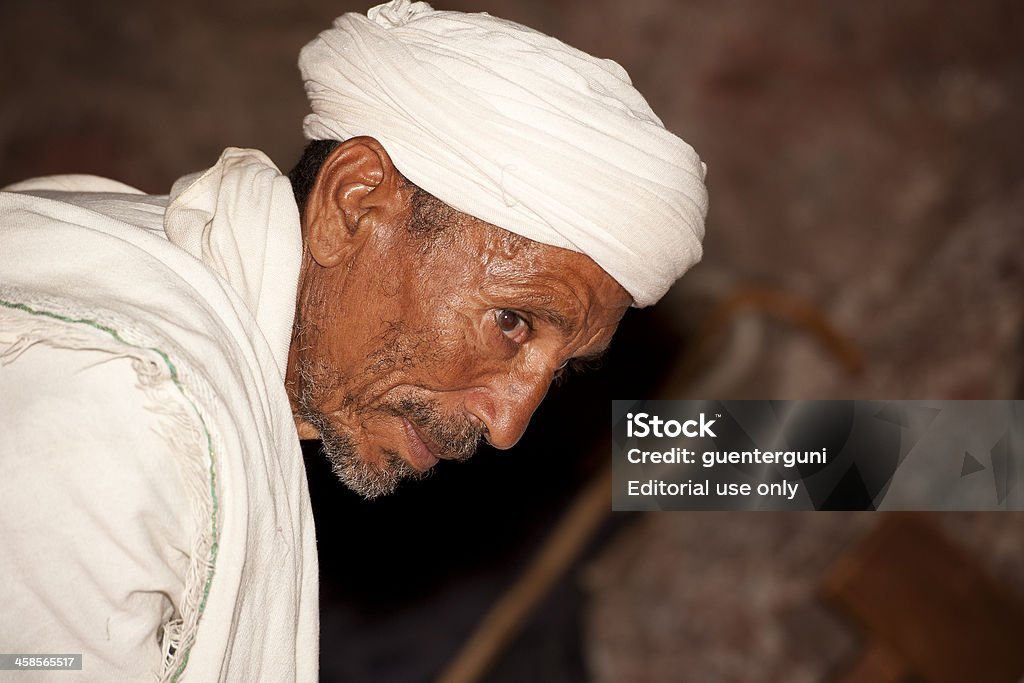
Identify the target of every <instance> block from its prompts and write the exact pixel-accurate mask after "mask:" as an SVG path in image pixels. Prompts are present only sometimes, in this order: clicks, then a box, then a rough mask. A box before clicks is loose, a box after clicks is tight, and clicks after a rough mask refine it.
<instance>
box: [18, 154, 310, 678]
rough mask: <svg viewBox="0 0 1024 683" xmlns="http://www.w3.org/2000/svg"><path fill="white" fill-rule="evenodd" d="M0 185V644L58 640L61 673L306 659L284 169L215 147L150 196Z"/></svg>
mask: <svg viewBox="0 0 1024 683" xmlns="http://www.w3.org/2000/svg"><path fill="white" fill-rule="evenodd" d="M7 190H10V191H5V192H2V193H0V548H2V551H0V577H2V580H0V645H2V648H0V649H2V650H3V651H4V652H8V653H15V652H20V653H27V654H31V653H41V654H56V653H63V654H67V653H71V654H77V653H81V654H82V655H83V671H82V674H81V675H80V676H74V677H75V679H76V680H83V679H85V680H103V681H112V680H192V681H214V680H231V681H258V680H259V681H263V680H266V681H293V680H299V681H312V680H316V677H317V666H318V631H319V623H318V604H317V599H318V595H317V562H316V540H315V537H314V527H313V518H312V512H311V509H310V504H309V494H308V490H307V486H306V480H305V469H304V466H303V462H302V456H301V452H300V450H299V443H298V438H297V435H296V432H295V427H294V423H293V421H292V416H291V411H290V407H289V403H288V398H287V396H286V394H285V391H284V384H283V376H284V372H285V367H286V362H287V350H288V343H289V337H290V330H291V326H292V321H293V316H294V307H295V292H296V286H297V281H298V269H299V258H300V251H301V235H300V231H299V219H298V211H297V209H296V206H295V202H294V199H293V198H292V194H291V189H290V187H289V185H288V180H287V178H285V177H284V176H282V175H281V174H280V173H279V172H278V170H277V169H276V168H275V167H274V166H273V164H272V163H271V162H270V161H269V159H267V158H266V157H265V156H264V155H262V154H261V153H259V152H255V151H250V150H238V149H229V150H226V151H225V153H224V155H223V156H222V157H221V159H220V161H218V163H217V165H216V166H214V167H213V168H211V169H210V170H209V171H207V172H206V173H204V174H201V175H195V176H189V177H186V178H183V179H181V180H180V181H178V183H176V184H175V187H174V188H173V190H172V193H171V195H170V197H166V196H164V197H152V196H147V195H143V194H141V193H138V192H137V191H135V190H133V189H132V188H129V187H127V186H124V185H121V184H119V183H115V182H113V181H108V180H104V179H100V178H95V177H90V176H58V177H53V178H44V179H38V180H33V181H27V182H25V183H20V184H18V185H15V186H12V187H10V188H7ZM54 675H55V674H53V673H52V672H49V675H47V672H39V678H40V679H46V678H48V677H53V676H54ZM67 675H68V674H61V676H67ZM19 680H31V678H29V677H27V676H23V675H22V674H19Z"/></svg>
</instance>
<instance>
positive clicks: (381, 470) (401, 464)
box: [324, 443, 428, 499]
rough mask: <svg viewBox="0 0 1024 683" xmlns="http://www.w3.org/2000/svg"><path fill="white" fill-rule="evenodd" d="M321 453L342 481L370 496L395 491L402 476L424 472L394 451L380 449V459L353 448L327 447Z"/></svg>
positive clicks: (384, 494) (368, 497) (370, 497)
mask: <svg viewBox="0 0 1024 683" xmlns="http://www.w3.org/2000/svg"><path fill="white" fill-rule="evenodd" d="M324 454H325V455H326V456H327V459H328V460H329V461H330V463H331V468H332V469H333V470H334V474H335V475H336V476H337V477H338V479H339V480H340V481H341V483H342V484H344V485H345V486H347V487H348V488H349V489H351V490H352V491H355V492H356V493H358V494H359V495H360V496H362V497H364V498H367V499H372V498H377V497H379V496H387V495H390V494H392V493H394V492H395V489H397V488H398V485H399V483H401V482H402V481H403V480H406V479H422V478H423V477H425V476H427V474H428V472H419V471H417V470H416V469H414V468H413V467H412V466H411V465H410V464H409V463H407V462H406V461H405V460H403V459H402V457H401V456H400V455H398V453H396V452H394V451H384V452H383V458H382V462H380V463H376V462H370V461H369V460H367V459H365V458H363V457H361V456H360V455H359V454H358V453H355V452H337V451H332V450H328V448H327V445H326V443H325V444H324Z"/></svg>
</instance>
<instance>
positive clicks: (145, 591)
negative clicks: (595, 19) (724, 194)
mask: <svg viewBox="0 0 1024 683" xmlns="http://www.w3.org/2000/svg"><path fill="white" fill-rule="evenodd" d="M299 65H300V68H301V70H302V75H303V78H304V80H305V84H306V90H307V93H308V95H309V99H310V103H311V106H312V113H311V114H310V115H309V116H308V117H307V118H306V120H305V124H304V132H305V134H306V136H307V138H309V139H310V140H311V142H310V144H309V146H308V147H307V149H306V151H305V154H304V155H303V157H302V159H301V160H300V162H299V164H298V165H297V166H296V168H295V169H294V170H293V172H292V173H291V175H290V177H285V176H283V175H282V174H280V173H279V172H278V170H277V169H276V167H275V166H274V165H273V164H272V163H271V162H270V161H269V159H267V158H266V157H265V156H264V155H262V154H261V153H259V152H256V151H252V150H241V149H228V150H227V151H225V152H224V154H223V155H222V156H221V158H220V160H219V161H218V162H217V164H216V165H215V166H213V167H212V168H210V169H209V170H207V171H205V172H203V173H200V174H194V175H191V176H186V177H184V178H182V179H180V180H179V181H178V182H177V183H175V185H174V186H173V187H172V189H171V192H170V194H169V195H167V196H147V195H143V194H141V193H139V192H138V191H136V190H134V189H132V188H130V187H128V186H125V185H122V184H120V183H116V182H114V181H110V180H105V179H100V178H94V177H86V176H56V177H51V178H42V179H36V180H30V181H26V182H24V183H19V184H17V185H15V186H12V187H10V188H7V191H5V192H4V193H2V194H0V235H2V244H3V249H2V250H0V274H2V279H0V411H2V412H0V415H2V416H3V423H4V424H3V429H2V430H0V499H2V500H3V501H4V503H3V511H2V513H0V540H2V542H3V545H4V553H2V554H0V575H3V576H4V577H5V581H4V582H2V585H0V600H2V603H3V604H4V619H3V620H0V643H2V649H3V650H4V651H6V652H24V653H38V654H42V653H81V654H82V655H84V657H83V662H82V666H83V670H84V672H86V673H87V674H88V677H89V678H90V679H99V680H111V679H120V678H124V677H128V678H132V679H136V678H152V677H153V676H156V677H157V678H159V679H161V680H163V679H168V680H178V679H182V678H183V677H184V678H188V679H191V680H202V681H205V680H216V679H228V680H245V681H250V680H273V681H283V680H296V679H302V680H313V679H315V678H316V671H317V637H318V633H317V632H318V623H317V594H316V590H317V581H316V550H315V539H314V537H313V521H312V518H311V512H310V508H309V500H308V493H307V490H306V486H305V480H304V471H303V466H302V460H301V455H300V453H299V448H298V439H299V438H320V439H322V441H323V445H324V451H325V452H326V454H327V456H328V457H329V458H330V460H331V462H332V464H333V466H334V468H335V470H336V471H337V473H338V475H339V477H340V478H341V480H342V481H343V482H344V483H345V484H346V485H348V486H349V487H351V488H352V489H354V490H355V491H357V492H359V493H361V494H363V495H365V496H367V497H373V496H378V495H382V494H386V493H389V492H391V491H392V490H394V488H395V486H396V485H397V484H398V482H399V481H400V480H402V479H403V478H406V477H415V476H418V475H420V474H421V473H423V472H426V471H427V470H429V469H430V468H431V467H432V466H433V465H434V464H435V463H436V462H437V461H438V459H442V458H443V459H463V458H467V457H469V456H470V455H471V454H472V453H473V451H474V450H475V448H476V446H477V444H478V442H479V441H480V440H481V439H486V440H488V441H489V442H490V443H491V444H493V445H494V446H496V447H498V448H508V447H510V446H512V445H513V444H514V443H515V442H516V441H517V440H518V439H519V437H520V436H521V435H522V433H523V430H524V429H525V428H526V424H527V422H528V421H529V419H530V416H531V415H532V413H533V411H534V410H535V408H536V407H537V405H538V403H539V402H540V401H541V399H542V398H543V397H544V395H545V393H546V391H547V389H548V386H549V385H550V383H551V381H552V378H553V377H554V376H555V375H556V374H557V373H558V372H559V370H560V369H561V368H562V367H563V366H565V365H566V364H567V363H569V362H571V361H573V360H574V359H579V358H586V357H589V356H594V355H597V354H600V353H601V352H602V351H603V350H604V349H605V348H606V347H607V345H608V344H609V342H610V339H611V336H612V334H613V332H614V330H615V328H616V325H617V324H618V322H619V319H620V318H621V316H622V315H623V312H624V311H625V310H626V309H627V308H628V307H629V306H631V305H633V306H646V305H649V304H652V303H654V302H655V301H657V299H658V298H659V297H660V296H661V295H662V294H663V293H664V292H665V291H666V289H667V288H668V287H669V286H670V285H671V284H672V282H673V281H674V280H675V279H676V278H678V277H679V276H680V275H681V274H682V273H683V272H684V271H685V270H686V269H687V268H688V267H690V266H691V265H692V264H693V263H695V262H696V261H697V260H699V258H700V253H701V247H700V241H701V239H702V237H703V220H704V214H705V212H706V204H707V200H706V193H705V190H704V185H703V175H704V169H703V165H702V164H701V162H700V160H699V159H698V158H697V156H696V154H695V153H694V152H693V150H692V149H691V148H690V147H689V146H688V145H686V143H684V142H683V141H682V140H680V139H679V138H677V137H675V136H674V135H672V134H671V133H669V132H667V131H666V130H665V128H664V127H663V125H662V124H661V122H660V121H659V120H658V118H657V117H656V116H655V115H654V113H653V112H652V111H651V110H650V108H649V107H648V106H647V104H646V102H645V101H644V99H643V98H642V97H641V96H640V95H639V93H637V92H636V90H635V89H633V88H632V86H631V84H630V82H629V79H628V77H627V75H626V74H625V72H624V71H623V70H622V69H621V68H620V67H619V66H618V65H617V64H615V63H613V62H609V61H604V60H599V59H595V58H593V57H590V56H588V55H586V54H584V53H581V52H579V51H577V50H574V49H572V48H570V47H568V46H566V45H564V44H562V43H560V42H559V41H557V40H555V39H553V38H550V37H547V36H544V35H542V34H539V33H537V32H534V31H532V30H530V29H527V28H525V27H522V26H519V25H517V24H513V23H510V22H506V21H502V20H500V19H496V18H493V17H490V16H488V15H485V14H482V15H472V14H461V13H455V12H435V11H433V10H432V9H431V8H430V7H429V6H428V5H426V4H425V3H413V4H410V3H409V2H408V1H407V0H394V1H393V2H391V3H389V4H387V5H382V6H380V7H376V8H374V9H372V10H370V12H369V13H368V15H359V14H347V15H345V16H343V17H341V18H339V19H338V20H337V21H336V22H335V25H334V27H333V28H331V29H330V30H328V31H325V32H324V33H322V34H321V35H320V36H319V37H317V38H316V39H315V40H314V41H313V42H311V43H310V44H309V45H307V46H306V48H305V49H304V50H303V51H302V54H301V56H300V60H299Z"/></svg>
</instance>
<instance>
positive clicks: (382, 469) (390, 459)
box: [298, 363, 486, 499]
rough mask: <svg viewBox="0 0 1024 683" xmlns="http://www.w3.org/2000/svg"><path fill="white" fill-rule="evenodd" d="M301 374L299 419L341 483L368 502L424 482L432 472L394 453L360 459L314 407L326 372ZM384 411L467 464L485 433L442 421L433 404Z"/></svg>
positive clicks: (307, 368) (465, 423)
mask: <svg viewBox="0 0 1024 683" xmlns="http://www.w3.org/2000/svg"><path fill="white" fill-rule="evenodd" d="M298 371H299V377H300V381H301V382H302V390H301V392H300V395H299V400H298V404H299V406H298V407H299V416H300V417H301V418H302V419H303V420H305V421H306V422H308V423H309V424H311V425H313V426H314V427H316V428H317V430H318V431H319V432H320V440H321V443H322V448H323V452H324V455H325V456H326V457H327V460H328V461H329V462H330V463H331V469H333V470H334V474H335V475H336V476H337V477H338V479H340V480H341V483H343V484H344V485H345V486H347V487H348V488H349V489H351V490H352V491H355V492H356V493H357V494H359V495H361V496H363V497H364V498H367V499H372V498H377V497H379V496H386V495H389V494H391V493H394V492H395V489H397V488H398V485H399V484H400V483H401V482H402V481H403V480H406V479H409V480H416V479H423V478H425V477H427V476H428V475H429V474H430V472H431V471H432V470H428V471H427V472H420V471H418V470H416V469H415V468H414V467H413V466H412V465H410V464H409V463H407V462H406V461H405V460H404V459H402V456H400V455H399V454H398V453H397V452H396V451H393V450H390V449H384V450H383V456H384V457H383V460H381V461H379V462H370V461H368V460H366V459H365V458H362V457H360V456H359V453H358V450H357V449H356V444H355V440H354V439H353V438H352V436H351V435H349V434H344V433H342V432H340V431H338V430H337V429H335V428H334V427H333V426H332V425H331V423H330V422H329V421H328V420H327V418H326V417H325V416H324V414H323V413H321V412H320V411H319V410H318V409H317V408H316V405H315V403H316V402H315V400H314V396H316V395H318V394H319V393H320V392H321V391H322V390H323V387H322V386H320V384H319V382H318V380H319V378H320V377H322V376H325V374H327V373H317V372H315V371H314V368H313V367H312V365H311V364H309V363H300V364H299V367H298ZM327 376H329V374H328V375H327ZM347 403H348V404H349V405H353V404H354V403H355V400H354V398H353V397H349V398H348V401H347ZM381 410H383V411H385V412H387V413H389V414H391V415H395V416H397V417H404V418H406V419H408V420H410V421H411V422H413V423H414V424H416V425H417V426H418V427H419V428H420V429H423V430H424V432H425V433H426V434H427V435H429V438H430V439H431V440H432V441H433V442H434V443H435V444H436V446H437V447H439V448H441V449H442V450H443V451H444V456H445V457H446V458H447V459H449V460H467V459H469V457H470V456H472V455H473V453H474V452H476V449H477V446H478V445H479V444H480V441H481V440H482V439H483V437H484V434H485V433H486V429H485V428H484V427H483V426H482V425H474V424H473V423H472V422H471V421H470V420H465V419H457V418H451V417H446V416H444V415H443V413H442V412H441V411H440V409H439V408H438V406H437V405H436V404H433V403H431V402H424V401H416V400H412V399H404V400H400V401H397V402H395V403H393V404H390V405H385V406H381Z"/></svg>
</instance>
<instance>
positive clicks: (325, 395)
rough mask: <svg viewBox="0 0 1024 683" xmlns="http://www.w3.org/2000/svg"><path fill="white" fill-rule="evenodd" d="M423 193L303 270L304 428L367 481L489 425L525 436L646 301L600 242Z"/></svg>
mask: <svg viewBox="0 0 1024 683" xmlns="http://www.w3.org/2000/svg"><path fill="white" fill-rule="evenodd" d="M416 197H417V198H416V199H413V200H412V201H411V202H408V203H407V205H408V209H407V210H405V211H403V212H399V213H397V214H395V215H394V216H393V218H392V219H391V220H387V221H377V222H376V223H375V224H374V226H373V227H374V229H373V230H372V231H369V232H368V233H367V231H364V234H362V235H361V236H360V237H359V239H358V240H356V238H355V236H352V239H354V240H356V243H355V244H353V245H352V248H351V249H350V251H349V252H348V256H347V258H346V259H345V260H344V261H343V262H342V263H341V264H340V265H337V266H333V267H327V268H325V267H321V266H320V265H318V264H317V263H315V262H314V260H313V259H310V258H307V260H306V262H305V263H304V267H303V273H302V279H301V281H300V285H299V286H300V293H299V313H298V323H297V327H296V334H295V339H294V340H293V345H292V358H291V360H290V363H289V389H290V391H291V393H292V399H293V403H294V404H295V407H296V413H297V415H298V417H299V421H300V431H301V429H302V426H303V425H302V422H303V421H304V422H306V423H307V425H306V427H308V426H309V425H311V426H312V427H314V428H315V429H316V430H317V431H318V432H319V434H320V437H321V438H322V439H323V442H324V450H325V452H326V454H327V455H328V457H329V458H330V459H331V461H332V464H333V466H334V468H335V471H336V472H337V473H338V475H339V476H340V477H341V479H342V480H343V481H344V482H345V483H346V484H347V485H348V486H349V487H350V488H352V489H354V490H355V491H357V492H358V493H360V494H362V495H364V496H367V497H373V496H377V495H382V494H386V493H390V492H391V491H392V490H393V489H394V487H395V486H396V485H397V483H398V481H400V480H401V479H403V478H408V477H416V476H419V475H420V474H421V473H424V472H426V471H427V470H429V469H430V468H431V467H432V466H433V465H434V464H435V463H436V462H437V461H438V459H456V460H461V459H465V458H468V457H469V456H470V455H472V453H473V451H474V450H475V449H476V447H477V445H478V442H479V440H480V439H481V438H486V439H487V440H488V441H489V442H490V443H491V444H492V445H494V446H495V447H497V448H510V447H511V446H512V445H514V444H515V443H516V442H517V441H518V440H519V438H520V437H521V436H522V434H523V431H524V430H525V429H526V425H527V423H528V422H529V419H530V417H531V416H532V414H533V412H534V410H535V409H536V408H537V405H538V404H539V403H540V401H541V400H542V399H543V398H544V395H545V394H546V393H547V390H548V387H549V386H550V384H551V381H552V378H553V377H554V376H555V374H556V373H557V372H558V371H559V370H560V369H561V368H562V367H563V366H564V365H565V364H566V363H567V362H568V361H569V360H571V359H574V358H581V357H589V356H595V355H598V354H600V353H601V352H602V351H604V349H605V348H606V347H607V345H608V343H609V342H610V340H611V337H612V334H613V333H614V331H615V328H616V326H617V325H618V322H619V320H620V318H621V317H622V315H623V313H624V312H625V310H626V309H627V308H628V306H629V305H630V303H631V298H630V297H629V295H628V294H627V293H626V292H625V291H624V290H623V289H622V288H621V287H620V286H619V285H618V284H617V283H616V282H615V281H614V280H613V279H612V278H611V277H609V276H608V275H607V274H606V273H605V272H604V271H603V270H601V269H600V268H599V267H598V266H597V265H596V264H595V263H594V262H593V261H591V260H590V259H589V258H588V257H586V256H583V255H581V254H578V253H575V252H570V251H566V250H563V249H558V248H555V247H550V246H547V245H542V244H538V243H536V242H532V241H530V240H526V239H524V238H521V237H518V236H516V235H513V234H511V233H509V232H506V231H504V230H502V229H500V228H496V227H494V226H492V225H489V224H486V223H483V222H481V221H478V220H476V219H473V218H470V217H469V216H466V215H465V214H461V213H457V212H455V211H454V210H452V209H449V208H448V207H446V206H445V205H443V204H441V203H440V202H437V200H434V199H433V198H431V197H429V196H426V197H424V195H422V194H419V195H416ZM441 222H444V223H445V224H443V225H442V224H440V223H441ZM307 433H308V432H307Z"/></svg>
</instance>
